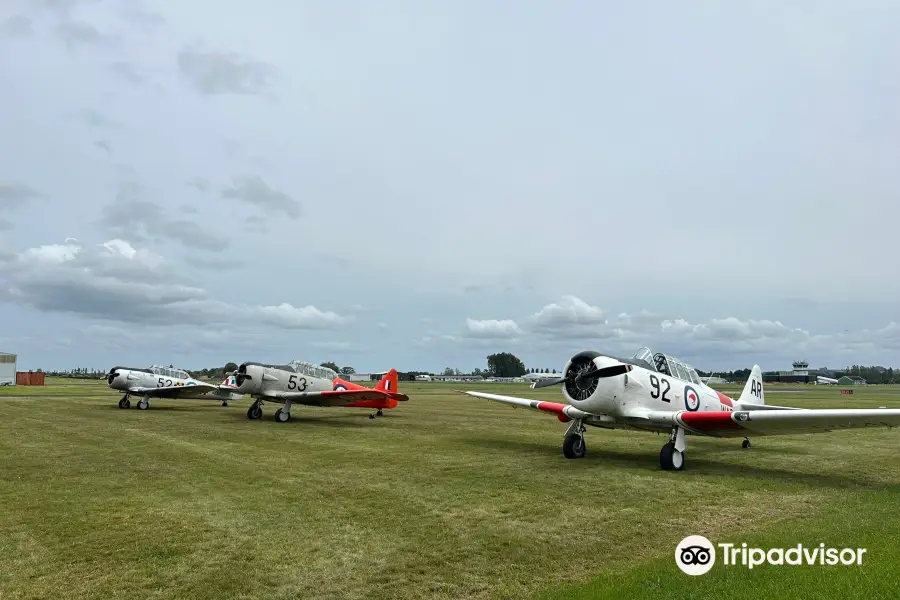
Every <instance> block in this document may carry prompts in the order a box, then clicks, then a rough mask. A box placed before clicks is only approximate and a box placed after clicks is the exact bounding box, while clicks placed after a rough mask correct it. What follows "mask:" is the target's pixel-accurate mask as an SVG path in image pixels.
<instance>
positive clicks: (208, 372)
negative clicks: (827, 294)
mask: <svg viewBox="0 0 900 600" xmlns="http://www.w3.org/2000/svg"><path fill="white" fill-rule="evenodd" d="M320 365H321V366H323V367H328V368H329V369H332V370H334V371H335V372H336V373H339V374H341V375H353V374H355V373H356V370H355V369H354V368H353V367H351V366H345V367H339V366H338V365H337V363H335V362H333V361H327V362H323V363H320ZM169 367H170V368H171V367H172V365H169ZM237 368H238V365H237V364H236V363H233V362H229V363H226V364H225V365H224V366H222V367H209V368H205V369H198V370H188V373H189V374H190V375H191V376H192V377H197V378H206V379H210V378H217V377H225V376H227V375H230V374H231V373H232V372H234V371H236V370H237ZM35 371H37V372H38V373H41V372H42V373H45V374H46V375H48V376H51V377H69V378H74V379H100V378H103V377H105V376H106V374H107V372H108V371H104V370H99V369H89V368H86V367H79V368H76V369H70V370H64V371H44V370H42V369H35ZM556 372H557V371H556V369H553V368H536V367H525V363H524V362H522V360H521V359H520V358H519V357H518V356H516V355H515V354H512V353H511V352H498V353H495V354H490V355H488V356H487V368H486V369H481V368H475V369H473V370H472V371H471V372H469V373H465V372H463V371H461V370H460V369H457V368H453V367H446V368H445V369H444V371H443V372H442V373H440V374H441V375H444V376H448V377H452V376H454V375H476V376H481V377H522V376H523V375H526V374H528V373H556ZM827 372H828V375H827V376H828V377H833V378H834V379H839V378H841V377H843V376H844V375H848V376H851V377H862V378H863V379H864V380H865V381H866V382H867V383H872V384H887V383H900V370H897V371H894V369H893V368H891V367H882V366H880V365H873V366H864V365H851V366H848V367H845V368H843V369H827ZM405 373H406V374H407V375H411V376H415V375H431V376H434V375H435V373H431V372H428V371H406V372H405ZM697 374H698V375H700V376H701V377H704V378H706V377H721V378H722V379H726V380H728V381H746V380H747V378H748V377H750V369H736V370H733V371H701V370H700V369H697ZM810 378H811V380H814V379H815V375H814V374H810Z"/></svg>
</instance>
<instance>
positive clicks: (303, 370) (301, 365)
mask: <svg viewBox="0 0 900 600" xmlns="http://www.w3.org/2000/svg"><path fill="white" fill-rule="evenodd" d="M288 365H289V366H290V367H291V368H292V369H293V370H294V372H296V373H299V374H301V375H306V376H307V377H317V378H319V379H328V380H333V379H334V378H335V377H337V376H338V374H337V372H335V371H334V369H329V368H328V367H323V366H322V365H314V364H313V363H310V362H306V361H305V360H292V361H291V362H290V363H288Z"/></svg>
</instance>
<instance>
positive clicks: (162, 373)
mask: <svg viewBox="0 0 900 600" xmlns="http://www.w3.org/2000/svg"><path fill="white" fill-rule="evenodd" d="M150 372H152V373H153V374H154V375H158V376H159V377H169V378H171V379H190V377H191V376H190V375H188V373H187V371H185V370H184V369H175V368H172V367H160V366H158V365H153V366H152V367H150Z"/></svg>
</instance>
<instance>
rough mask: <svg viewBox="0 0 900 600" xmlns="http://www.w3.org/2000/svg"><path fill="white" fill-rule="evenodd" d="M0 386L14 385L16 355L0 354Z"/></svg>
mask: <svg viewBox="0 0 900 600" xmlns="http://www.w3.org/2000/svg"><path fill="white" fill-rule="evenodd" d="M0 385H16V355H15V354H7V353H6V352H0Z"/></svg>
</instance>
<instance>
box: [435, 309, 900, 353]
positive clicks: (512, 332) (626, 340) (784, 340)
mask: <svg viewBox="0 0 900 600" xmlns="http://www.w3.org/2000/svg"><path fill="white" fill-rule="evenodd" d="M605 314H606V313H605V311H604V310H603V309H601V308H600V307H597V306H593V305H591V304H589V303H588V302H585V301H584V300H582V299H580V298H578V297H575V296H566V297H564V298H563V299H561V300H560V301H558V302H554V303H552V304H549V305H547V306H544V307H543V308H542V309H540V310H538V311H537V312H536V313H533V314H532V315H531V316H530V317H529V318H527V319H526V320H525V321H524V322H525V323H526V324H527V325H526V326H519V325H518V323H517V321H515V320H513V319H491V320H483V321H478V320H474V319H466V328H465V332H466V333H465V336H463V337H460V336H452V335H442V334H440V333H438V332H435V331H431V332H429V335H427V336H425V337H424V338H421V339H420V340H418V343H419V344H424V345H428V344H431V345H439V344H445V343H447V342H450V341H452V342H454V343H455V344H456V345H457V346H460V345H461V346H469V347H472V348H475V347H478V348H484V347H486V346H485V345H484V343H485V342H488V343H490V342H491V341H493V342H497V341H500V340H504V339H507V340H511V341H515V342H517V347H518V348H520V349H524V350H526V351H528V350H529V349H531V350H533V349H534V348H536V347H546V346H547V344H548V343H552V347H554V348H562V347H563V346H565V347H566V348H567V350H560V351H561V352H567V351H578V350H583V349H584V348H583V347H582V346H584V345H585V343H590V342H589V341H588V340H595V341H596V345H595V346H594V348H595V349H598V350H602V351H604V352H610V353H613V354H617V355H620V356H628V355H631V354H632V353H633V352H634V351H636V350H637V349H638V348H639V347H640V346H643V345H647V346H649V347H650V348H651V349H653V350H654V351H659V352H666V353H669V354H673V355H675V356H679V357H681V358H686V359H691V360H695V359H696V360H699V361H700V362H698V364H697V365H695V366H698V367H699V368H705V367H707V364H706V363H708V362H713V363H715V364H720V361H721V359H722V358H723V357H727V359H728V360H730V361H738V362H740V364H743V363H744V362H748V364H752V362H758V363H760V364H762V365H764V366H763V368H764V369H783V368H788V366H789V364H790V361H792V360H795V359H797V358H803V357H807V358H808V359H809V360H814V359H815V360H818V361H819V363H818V364H819V365H820V366H826V365H827V364H831V365H840V366H846V364H845V362H846V363H847V364H849V362H854V363H855V362H860V361H862V362H864V361H865V359H864V358H863V356H868V357H877V358H873V359H869V360H870V361H871V362H875V363H879V362H880V363H881V364H890V362H891V358H892V354H893V353H894V352H896V350H900V324H898V323H896V322H893V321H892V322H890V323H889V324H887V325H886V326H885V327H881V328H877V329H872V330H869V329H864V330H858V331H852V332H851V331H842V332H822V333H811V332H810V331H808V330H806V329H803V328H799V327H789V326H787V325H785V324H784V323H782V322H781V321H778V320H770V319H739V318H737V317H724V318H713V319H710V320H709V321H706V322H703V323H691V322H689V321H687V320H686V319H683V318H680V317H674V318H663V317H662V316H660V315H656V314H654V313H652V312H650V311H647V310H641V311H638V312H636V313H633V314H629V313H624V312H623V313H619V314H617V315H616V316H615V317H614V318H613V319H612V322H610V319H607V318H606V317H605ZM586 341H587V342H586ZM710 358H711V359H712V360H710ZM848 361H849V362H848ZM867 364H868V363H867ZM734 366H735V365H734V364H732V368H734ZM814 366H815V365H814Z"/></svg>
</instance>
